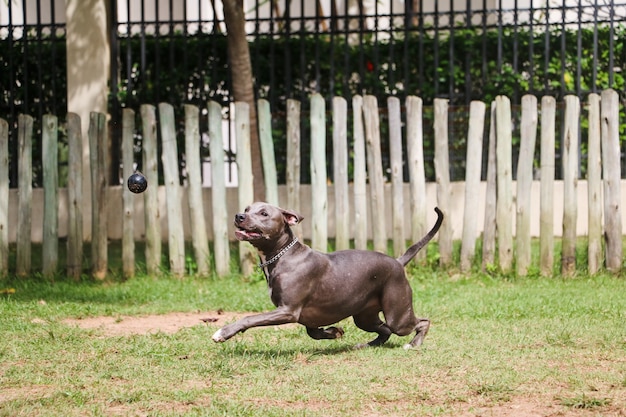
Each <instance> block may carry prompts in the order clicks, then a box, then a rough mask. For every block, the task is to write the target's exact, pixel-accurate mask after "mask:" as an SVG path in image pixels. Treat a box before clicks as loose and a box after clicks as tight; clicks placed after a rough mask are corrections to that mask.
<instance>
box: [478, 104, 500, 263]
mask: <svg viewBox="0 0 626 417" xmlns="http://www.w3.org/2000/svg"><path fill="white" fill-rule="evenodd" d="M489 114H490V116H489V150H488V153H487V185H486V189H485V220H484V221H483V253H482V257H483V261H482V269H483V270H485V269H486V268H487V267H489V266H491V265H494V264H495V256H496V212H497V196H496V190H497V178H496V176H497V166H496V102H495V101H492V102H491V108H490V110H489Z"/></svg>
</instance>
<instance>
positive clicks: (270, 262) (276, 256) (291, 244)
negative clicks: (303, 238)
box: [258, 237, 298, 269]
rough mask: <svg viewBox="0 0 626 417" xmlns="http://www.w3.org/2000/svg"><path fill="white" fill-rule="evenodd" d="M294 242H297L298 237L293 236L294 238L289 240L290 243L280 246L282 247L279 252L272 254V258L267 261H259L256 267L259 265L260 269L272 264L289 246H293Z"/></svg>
mask: <svg viewBox="0 0 626 417" xmlns="http://www.w3.org/2000/svg"><path fill="white" fill-rule="evenodd" d="M296 243H298V238H297V237H294V238H293V240H292V241H291V243H290V244H288V245H287V246H285V247H284V248H282V249H281V250H280V252H278V253H277V254H276V255H274V256H273V257H272V259H270V260H269V261H267V262H263V263H260V264H259V265H258V267H259V268H261V269H263V268H265V267H266V266H268V265H271V264H273V263H274V262H276V261H277V260H278V259H279V258H280V257H281V256H283V255H284V254H285V253H287V251H288V250H289V249H291V248H292V247H293V245H295V244H296Z"/></svg>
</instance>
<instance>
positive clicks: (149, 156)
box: [139, 104, 161, 275]
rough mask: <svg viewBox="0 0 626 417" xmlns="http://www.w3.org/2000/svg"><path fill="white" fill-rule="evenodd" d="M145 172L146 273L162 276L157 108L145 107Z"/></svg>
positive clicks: (142, 118) (143, 169) (143, 131)
mask: <svg viewBox="0 0 626 417" xmlns="http://www.w3.org/2000/svg"><path fill="white" fill-rule="evenodd" d="M139 111H140V113H141V128H142V145H143V146H142V148H143V156H142V166H143V168H142V172H143V175H144V176H145V177H146V180H148V188H147V189H146V191H144V193H143V195H144V197H143V202H144V203H143V210H144V222H145V228H146V250H145V254H146V255H145V256H146V270H147V272H148V274H151V275H156V274H159V273H160V272H161V269H160V267H161V214H160V210H159V171H158V169H159V163H158V158H157V125H156V108H155V107H154V106H153V105H151V104H142V105H141V106H140V108H139Z"/></svg>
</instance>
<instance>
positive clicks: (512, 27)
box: [0, 0, 626, 184]
mask: <svg viewBox="0 0 626 417" xmlns="http://www.w3.org/2000/svg"><path fill="white" fill-rule="evenodd" d="M44 2H50V5H51V6H50V7H52V8H53V9H54V2H55V1H54V0H34V1H33V2H28V4H30V6H29V7H24V8H23V10H22V9H20V13H22V19H21V21H23V22H32V21H36V23H35V24H29V23H22V24H20V25H18V24H15V23H12V22H14V21H15V19H11V17H10V16H9V19H8V23H2V24H1V25H0V39H1V43H0V45H1V48H2V51H1V53H0V65H2V68H3V71H1V72H0V83H1V86H2V92H3V95H2V100H0V116H1V117H4V118H7V119H8V120H9V122H10V123H11V124H14V123H15V121H16V120H17V117H16V116H17V114H18V113H21V112H23V113H29V114H32V115H35V116H41V115H42V114H44V113H47V112H52V113H55V114H59V115H63V114H64V113H65V112H66V110H67V104H66V95H65V91H66V90H65V86H66V82H67V80H66V63H65V26H64V24H62V23H57V22H55V21H54V17H53V18H52V19H47V20H46V19H42V18H41V16H42V14H41V7H40V6H41V5H42V4H43V3H44ZM16 3H18V2H14V1H9V2H7V3H6V5H7V6H5V8H7V10H8V12H9V14H11V12H12V11H14V10H15V8H16V6H15V4H16ZM536 3H537V2H533V1H532V0H529V1H527V2H522V1H504V0H500V1H499V2H498V7H497V8H494V9H489V8H487V7H486V5H487V2H486V1H484V0H483V1H477V0H474V1H472V0H468V1H467V3H466V7H464V8H463V9H462V10H459V9H455V4H458V2H455V1H454V0H448V1H435V2H431V1H425V0H412V1H408V0H407V1H404V2H403V3H402V5H403V6H402V8H397V7H396V6H394V5H397V4H398V3H394V2H393V1H390V2H389V3H387V2H384V1H374V2H372V4H373V5H372V6H371V7H373V9H371V10H366V7H365V5H364V2H363V1H357V2H355V4H356V5H357V7H356V9H354V8H353V7H352V8H351V6H349V4H348V2H347V1H341V2H340V1H336V0H331V1H330V2H329V4H330V8H329V9H328V10H326V9H324V8H323V7H322V2H320V1H315V2H305V1H304V0H300V1H287V0H285V1H269V2H268V1H263V0H257V1H256V2H255V6H254V7H252V8H250V9H249V10H248V13H247V19H248V26H247V27H248V29H249V41H250V48H251V56H252V64H253V69H254V74H255V86H256V90H257V95H258V96H259V97H263V98H267V99H268V100H269V101H270V104H271V106H272V110H273V113H274V114H275V115H276V117H277V118H276V124H275V130H276V132H275V133H276V135H275V137H276V141H277V146H276V148H277V149H281V147H282V146H281V141H282V140H284V135H282V133H283V128H282V124H284V122H281V120H284V117H283V114H282V112H283V111H284V107H285V101H286V99H287V98H298V99H301V100H302V101H303V105H304V106H305V107H304V109H305V110H306V105H307V98H308V96H309V94H310V93H311V92H321V93H322V94H323V95H325V96H326V97H327V98H328V99H330V98H331V97H332V96H335V95H340V96H344V97H351V96H352V95H353V94H374V95H376V96H378V97H379V101H380V103H381V105H383V106H384V103H385V98H386V97H387V96H389V95H396V96H399V97H401V98H402V97H405V96H406V95H408V94H414V95H419V96H421V97H422V98H423V99H424V102H425V105H426V106H428V105H430V104H431V103H432V99H434V98H436V97H445V98H448V99H449V100H450V104H451V105H452V106H453V107H452V108H453V110H457V111H459V112H460V113H463V112H464V111H465V109H466V106H467V104H468V103H469V102H470V101H471V100H474V99H480V100H483V101H486V102H489V101H490V100H491V99H493V98H494V97H495V96H496V95H498V94H505V95H508V96H509V97H510V98H511V99H512V101H513V103H514V104H515V103H519V100H520V96H521V95H522V94H526V93H533V94H536V95H539V96H540V95H544V94H551V95H553V96H555V97H557V98H561V97H563V96H564V95H566V94H576V95H578V96H580V97H581V98H584V97H585V96H586V94H587V93H589V92H596V91H600V90H602V89H604V88H609V87H610V88H615V89H616V90H618V91H619V92H620V94H621V96H622V98H624V96H625V82H624V76H625V74H626V47H625V44H624V41H623V39H625V38H626V0H615V1H608V0H588V1H571V0H561V1H559V2H554V1H545V2H541V3H542V5H541V7H538V6H534V4H536ZM110 4H111V10H116V11H117V13H114V14H112V15H111V16H110V24H111V28H112V30H111V31H110V33H111V38H110V43H111V49H112V55H113V56H114V57H117V59H112V63H111V65H112V68H111V74H112V75H111V84H110V90H111V96H110V111H111V115H112V126H113V129H111V130H112V132H113V133H115V127H116V126H118V125H119V120H120V113H121V108H123V107H132V108H138V106H139V104H143V103H154V104H156V103H158V102H161V101H166V102H170V103H172V104H173V105H174V106H175V108H181V107H182V106H181V105H180V104H182V103H192V104H196V105H198V106H200V107H201V108H203V107H204V106H205V104H206V101H207V100H209V99H213V100H217V101H220V102H221V103H223V104H225V105H226V104H228V103H229V102H230V100H231V97H230V75H229V71H228V67H229V64H228V57H227V49H226V39H225V26H224V23H223V20H222V19H221V17H220V7H217V6H216V5H217V4H219V0H215V1H210V2H207V1H205V0H182V1H181V0H160V1H159V0H138V1H132V2H131V1H128V2H125V3H124V7H122V6H119V5H118V4H117V1H116V0H111V1H110ZM120 4H121V3H120ZM325 4H326V3H325ZM387 4H388V5H387ZM510 4H512V5H513V6H512V7H509V6H508V5H510ZM522 4H526V5H527V6H523V7H522ZM33 5H34V7H33ZM311 5H314V7H313V8H312V12H311V11H309V12H308V13H302V11H303V10H305V9H306V7H307V6H311ZM394 7H396V8H394ZM190 10H195V12H194V13H191V12H189V11H190ZM14 13H15V12H14ZM27 13H34V14H35V18H34V19H33V18H32V16H31V17H30V18H29V16H27ZM53 16H54V14H53ZM0 19H1V16H0ZM5 20H6V19H4V20H2V21H3V22H4V21H5ZM18 20H19V19H18ZM51 69H53V70H52V71H51ZM458 119H460V120H462V119H463V116H460V117H458ZM38 120H41V117H38ZM201 128H202V130H201V131H206V126H203V127H201ZM425 133H427V132H425ZM450 133H451V143H453V145H455V147H457V148H458V149H457V150H456V152H458V153H459V156H460V158H459V160H463V159H464V158H463V157H464V147H463V141H464V138H463V136H464V133H463V129H458V131H457V130H455V129H453V130H452V131H451V132H450ZM303 134H304V139H305V141H306V134H307V132H306V131H304V132H303ZM115 136H116V135H115V134H114V137H113V143H114V144H115V143H116V140H117V138H116V137H115ZM425 140H426V146H428V144H429V138H428V137H426V138H425ZM12 143H15V141H13V142H12ZM457 145H458V146H457ZM305 149H306V143H305ZM428 151H429V150H428V149H427V150H426V152H427V154H428ZM15 152H16V150H15ZM37 152H38V150H37V148H35V149H34V155H35V158H36V157H37ZM583 153H584V151H583ZM453 159H454V155H453ZM12 160H15V159H14V158H13V159H12ZM278 162H279V164H280V162H281V161H278ZM305 166H306V165H305ZM11 169H12V171H11V179H12V181H11V184H15V183H16V181H14V179H15V175H16V168H15V164H13V163H11ZM453 170H454V172H453V173H452V174H453V178H461V176H462V172H463V167H462V166H459V167H457V168H453ZM305 178H306V175H305ZM37 181H38V176H37V174H35V182H37Z"/></svg>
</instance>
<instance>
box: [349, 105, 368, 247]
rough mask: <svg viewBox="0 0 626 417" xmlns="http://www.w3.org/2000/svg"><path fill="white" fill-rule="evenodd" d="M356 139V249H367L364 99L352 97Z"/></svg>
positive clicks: (353, 126) (353, 125)
mask: <svg viewBox="0 0 626 417" xmlns="http://www.w3.org/2000/svg"><path fill="white" fill-rule="evenodd" d="M352 128H353V136H354V137H353V139H354V167H353V168H354V247H355V248H356V249H367V173H366V167H365V166H366V160H365V134H364V131H363V97H361V96H360V95H355V96H353V97H352Z"/></svg>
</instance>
